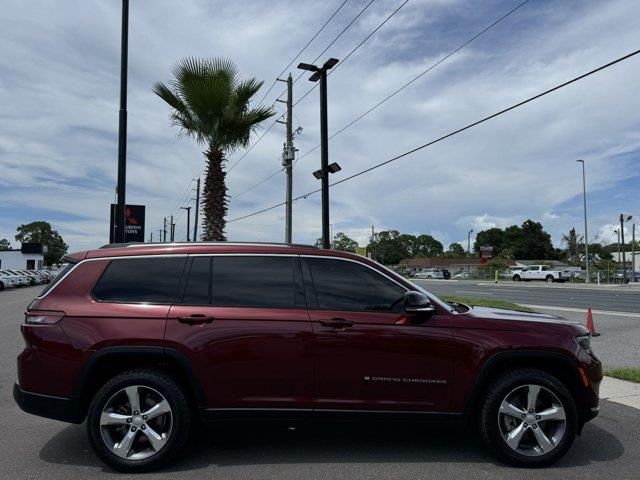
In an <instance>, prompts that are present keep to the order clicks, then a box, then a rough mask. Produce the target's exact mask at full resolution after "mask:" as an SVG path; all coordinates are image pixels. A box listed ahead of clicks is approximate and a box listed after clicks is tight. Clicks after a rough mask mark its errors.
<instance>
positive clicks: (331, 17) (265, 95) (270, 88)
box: [259, 0, 349, 104]
mask: <svg viewBox="0 0 640 480" xmlns="http://www.w3.org/2000/svg"><path fill="white" fill-rule="evenodd" d="M348 1H349V0H344V2H342V3H341V4H340V6H339V7H338V8H337V9H336V10H335V11H334V12H333V13H332V14H331V16H330V17H329V18H328V19H327V21H326V22H324V24H323V25H322V26H321V27H320V30H318V31H317V32H316V33H315V35H314V36H313V37H311V40H309V41H308V42H307V44H306V45H305V46H304V47H302V50H300V51H299V52H298V54H297V55H296V56H295V57H293V59H292V60H291V61H290V62H289V64H288V65H287V66H286V67H284V68H283V69H282V71H281V72H280V73H279V74H278V75H277V76H276V78H275V80H274V81H273V83H272V84H271V86H270V87H269V90H267V91H266V92H265V94H264V96H263V97H262V100H260V103H259V104H262V102H264V99H265V98H267V95H269V93H270V92H271V90H272V89H273V87H274V86H275V85H276V83H277V82H278V78H279V77H280V76H281V75H282V74H283V73H285V72H286V71H287V68H289V67H290V66H291V65H293V62H295V61H296V60H297V59H298V57H300V55H302V53H303V52H304V51H305V50H306V49H307V47H308V46H309V45H311V42H313V41H314V40H315V39H316V37H317V36H318V35H320V33H321V32H322V31H323V30H324V28H325V27H326V26H327V25H328V24H329V22H330V21H331V20H333V17H335V16H336V15H337V14H338V12H339V11H340V10H342V7H344V5H345V4H346V3H347V2H348Z"/></svg>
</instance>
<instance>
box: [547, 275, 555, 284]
mask: <svg viewBox="0 0 640 480" xmlns="http://www.w3.org/2000/svg"><path fill="white" fill-rule="evenodd" d="M545 280H546V281H547V283H553V280H554V278H553V275H547V278H546V279H545Z"/></svg>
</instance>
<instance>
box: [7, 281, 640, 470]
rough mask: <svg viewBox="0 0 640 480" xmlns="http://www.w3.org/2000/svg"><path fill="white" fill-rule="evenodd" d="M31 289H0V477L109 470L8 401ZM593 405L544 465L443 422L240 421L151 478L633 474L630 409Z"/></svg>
mask: <svg viewBox="0 0 640 480" xmlns="http://www.w3.org/2000/svg"><path fill="white" fill-rule="evenodd" d="M39 288H41V287H32V288H24V289H18V290H15V291H5V292H1V293H0V342H1V348H0V362H1V363H0V407H1V408H2V412H3V414H2V415H0V478H14V479H22V478H33V479H39V478H46V479H57V478H60V479H84V478H89V477H91V478H104V477H114V476H115V475H116V474H115V473H114V472H112V471H111V470H109V469H107V468H105V467H104V466H103V465H102V464H101V463H100V462H99V461H98V460H97V459H96V457H95V456H94V454H93V452H92V451H91V450H90V448H89V445H88V442H87V439H86V435H85V430H84V426H81V425H67V424H64V423H60V422H56V421H53V420H47V419H44V418H38V417H34V416H32V415H28V414H25V413H23V412H21V411H20V410H19V409H18V407H17V406H16V405H15V404H14V402H13V398H12V394H11V388H12V386H13V383H14V381H15V357H16V355H17V353H18V352H19V351H20V350H21V348H22V340H21V338H20V333H19V325H20V323H21V321H22V312H23V311H24V309H25V307H26V305H27V304H28V303H29V301H30V300H31V299H32V298H33V297H34V296H35V295H36V294H37V291H38V289H39ZM603 337H604V335H603ZM601 338H602V337H601ZM636 345H637V343H636ZM601 406H602V411H601V414H600V416H599V417H598V418H596V419H595V420H594V421H593V422H591V423H589V424H588V425H587V426H586V427H585V429H584V432H583V435H582V437H580V438H578V439H577V441H576V443H575V444H574V446H573V448H572V449H571V450H570V451H569V453H568V454H567V455H566V456H565V457H564V458H563V459H562V460H561V461H560V462H559V463H557V464H556V465H555V466H553V467H551V468H547V469H544V470H519V469H514V468H510V467H508V466H505V465H503V464H501V463H499V462H497V461H496V460H495V459H494V458H493V457H492V456H491V455H490V454H489V453H487V452H486V451H485V450H484V448H483V447H482V446H481V445H480V444H479V442H478V441H477V440H476V439H475V438H474V437H473V436H472V435H470V434H469V433H467V432H466V431H465V430H463V429H462V428H461V427H456V426H452V425H430V426H420V425H414V424H399V425H394V426H389V425H386V426H380V425H344V424H339V425H336V424H323V425H301V426H297V428H296V429H295V430H288V429H287V428H285V427H278V428H277V427H270V428H266V427H260V428H256V427H255V426H250V425H246V424H245V425H244V426H236V427H235V428H234V427H226V428H224V429H222V430H217V431H208V432H206V433H200V434H199V435H196V436H194V438H193V439H192V441H191V443H190V444H189V446H188V448H187V451H186V452H185V455H184V457H183V458H182V459H181V460H180V461H179V462H177V463H176V464H175V465H174V466H173V467H172V468H171V469H169V470H167V471H163V472H159V473H155V474H153V477H154V478H172V479H174V478H176V479H177V478H194V477H198V478H217V479H263V478H264V479H267V478H269V479H273V478H277V479H289V478H290V479H300V478H306V479H316V478H318V479H320V478H322V479H334V478H335V479H343V478H351V479H387V478H389V479H391V478H393V479H395V478H397V479H424V478H438V479H467V478H468V479H476V478H487V479H494V478H495V479H498V478H499V479H504V478H509V479H520V478H522V479H532V478H534V479H535V478H540V479H542V478H544V479H545V480H552V479H563V480H566V479H591V478H594V479H595V478H605V477H609V478H616V479H637V478H638V477H639V474H638V472H640V440H639V439H638V435H637V432H638V431H639V430H640V412H639V411H638V410H636V409H633V408H631V407H626V406H623V405H619V404H616V403H610V402H606V401H604V402H602V404H601ZM118 477H119V478H127V477H128V476H126V475H118Z"/></svg>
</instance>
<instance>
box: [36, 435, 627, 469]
mask: <svg viewBox="0 0 640 480" xmlns="http://www.w3.org/2000/svg"><path fill="white" fill-rule="evenodd" d="M623 453H624V447H623V445H622V443H621V442H620V441H619V440H618V439H617V438H616V437H615V436H614V435H612V434H611V433H610V432H608V431H606V430H604V429H602V428H600V427H599V426H597V425H594V424H587V425H586V426H585V430H584V433H583V435H582V437H578V438H577V440H576V442H575V443H574V445H573V447H572V448H571V450H570V451H569V452H568V453H567V455H566V456H565V457H564V458H563V459H562V460H560V461H559V462H558V463H557V464H555V465H554V468H569V467H576V466H583V465H589V464H592V463H594V462H605V461H610V460H614V459H616V458H618V457H620V456H621V455H622V454H623ZM40 458H41V459H42V460H44V461H45V462H50V463H56V464H65V465H77V466H97V467H102V468H103V469H104V470H107V471H108V470H109V469H108V468H107V467H104V466H103V464H102V463H101V462H100V461H99V460H98V459H97V457H96V456H95V455H94V454H93V452H92V451H91V449H90V447H89V443H88V440H87V437H86V433H85V429H84V428H83V426H79V425H71V426H68V427H66V428H65V429H64V430H62V431H60V433H58V434H57V435H56V436H55V437H53V438H51V439H50V440H49V441H48V442H47V443H46V445H45V446H44V447H43V448H42V450H41V451H40ZM305 463H310V464H318V463H331V464H340V463H363V464H365V463H377V464H378V463H396V464H402V463H423V464H429V463H432V464H438V463H467V464H469V463H471V464H493V465H495V466H497V467H504V468H505V469H509V467H508V466H506V465H504V464H502V463H500V462H499V461H497V460H496V459H495V458H494V457H493V456H492V454H491V453H490V452H488V451H487V450H486V449H485V448H484V447H483V446H482V445H481V443H480V442H479V440H478V439H477V436H476V435H474V434H473V433H471V432H470V431H468V430H466V429H464V428H463V427H462V426H458V425H450V424H447V425H442V424H436V425H433V424H427V425H420V424H414V423H411V424H409V423H399V424H395V425H389V424H384V423H383V424H366V425H364V424H351V423H326V424H319V423H313V424H301V425H297V426H296V427H295V430H293V429H290V428H288V427H286V426H282V425H279V426H273V425H271V426H267V425H261V426H259V427H256V425H255V424H242V423H240V424H236V425H228V424H222V425H218V427H217V428H216V427H215V426H211V427H210V428H208V429H206V430H202V431H200V432H198V433H196V434H195V435H193V436H192V439H191V440H190V442H189V445H188V446H187V448H186V449H185V452H184V453H183V455H182V456H181V457H180V458H179V459H178V460H177V461H176V462H175V463H174V464H172V465H171V466H169V467H168V468H167V469H166V471H167V472H175V473H177V472H185V471H192V470H199V469H203V468H207V467H209V466H218V467H228V466H250V465H275V464H305Z"/></svg>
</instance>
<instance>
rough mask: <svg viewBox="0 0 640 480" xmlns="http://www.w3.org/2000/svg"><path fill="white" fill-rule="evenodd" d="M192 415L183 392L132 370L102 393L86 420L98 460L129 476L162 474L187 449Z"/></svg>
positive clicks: (158, 378)
mask: <svg viewBox="0 0 640 480" xmlns="http://www.w3.org/2000/svg"><path fill="white" fill-rule="evenodd" d="M190 425H191V412H190V410H189V405H188V402H187V398H186V396H185V394H184V392H183V391H182V389H181V388H180V387H179V386H178V385H177V384H176V383H175V382H174V381H173V380H172V379H171V378H169V377H167V376H165V375H163V374H161V373H159V372H156V371H153V370H131V371H128V372H124V373H122V374H120V375H118V376H116V377H114V378H112V379H111V380H109V381H108V382H107V383H106V384H105V385H104V386H103V387H102V388H101V389H100V391H98V393H97V394H96V396H95V397H94V399H93V401H92V402H91V406H90V407H89V414H88V417H87V432H88V434H89V440H90V442H91V446H92V447H93V449H94V451H95V452H96V454H97V455H98V456H99V457H100V458H101V459H102V461H104V462H105V463H106V464H107V465H109V466H110V467H112V468H115V469H116V470H120V471H126V472H143V471H148V470H153V469H156V468H159V467H160V466H162V465H164V464H166V463H167V462H169V461H170V460H171V459H173V458H174V457H175V456H176V455H177V454H178V453H179V451H180V450H181V449H182V447H183V446H184V444H185V442H186V440H187V438H188V434H189V429H190Z"/></svg>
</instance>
